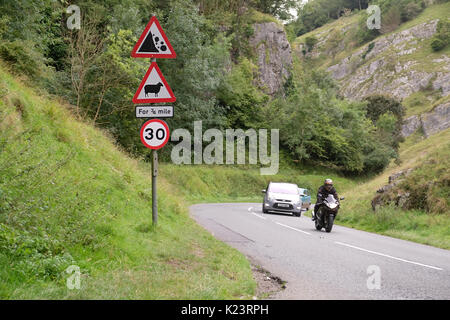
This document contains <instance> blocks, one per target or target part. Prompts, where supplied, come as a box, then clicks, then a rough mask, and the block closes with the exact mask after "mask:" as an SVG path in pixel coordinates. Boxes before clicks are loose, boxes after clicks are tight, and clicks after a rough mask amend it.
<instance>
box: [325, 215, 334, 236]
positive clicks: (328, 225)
mask: <svg viewBox="0 0 450 320" xmlns="http://www.w3.org/2000/svg"><path fill="white" fill-rule="evenodd" d="M333 223H334V215H332V214H330V216H329V217H328V223H327V226H326V228H325V231H326V232H331V229H333Z"/></svg>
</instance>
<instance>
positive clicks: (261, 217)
mask: <svg viewBox="0 0 450 320" xmlns="http://www.w3.org/2000/svg"><path fill="white" fill-rule="evenodd" d="M250 213H251V214H252V215H254V216H257V217H258V218H260V219H264V220H267V218H266V217H263V216H260V215H259V214H256V213H254V212H250Z"/></svg>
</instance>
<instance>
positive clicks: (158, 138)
mask: <svg viewBox="0 0 450 320" xmlns="http://www.w3.org/2000/svg"><path fill="white" fill-rule="evenodd" d="M169 135H170V132H169V127H168V126H167V123H165V122H164V121H162V120H159V119H152V120H149V121H147V122H146V123H144V125H143V126H142V128H141V141H142V143H143V144H144V146H146V147H147V148H149V149H153V150H158V149H161V148H162V147H164V146H165V145H166V143H167V142H168V141H169Z"/></svg>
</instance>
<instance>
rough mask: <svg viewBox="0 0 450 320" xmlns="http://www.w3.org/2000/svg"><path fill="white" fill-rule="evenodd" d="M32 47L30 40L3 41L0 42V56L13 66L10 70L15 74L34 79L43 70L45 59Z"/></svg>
mask: <svg viewBox="0 0 450 320" xmlns="http://www.w3.org/2000/svg"><path fill="white" fill-rule="evenodd" d="M33 47H34V43H33V42H31V41H23V40H22V41H21V40H15V41H5V42H3V43H1V44H0V58H1V59H3V60H4V61H6V62H7V63H9V64H10V65H12V66H14V68H12V70H13V72H14V73H15V74H17V75H22V74H24V75H26V76H29V77H30V78H32V79H35V80H36V79H37V78H39V77H40V76H41V75H42V73H43V72H44V69H45V60H44V57H43V56H42V55H40V54H38V53H37V52H35V51H34V50H33Z"/></svg>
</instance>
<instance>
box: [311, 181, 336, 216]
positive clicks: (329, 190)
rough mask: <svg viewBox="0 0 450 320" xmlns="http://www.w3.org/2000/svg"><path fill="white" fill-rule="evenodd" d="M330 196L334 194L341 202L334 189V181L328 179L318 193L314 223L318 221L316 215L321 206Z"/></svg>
mask: <svg viewBox="0 0 450 320" xmlns="http://www.w3.org/2000/svg"><path fill="white" fill-rule="evenodd" d="M330 194H332V195H333V196H334V198H335V199H336V200H338V201H339V197H338V194H337V192H336V189H335V188H334V187H333V180H331V179H326V180H325V182H324V185H323V186H321V187H320V188H319V190H318V191H317V201H316V205H315V206H314V211H313V214H312V220H313V221H314V220H316V214H317V212H318V211H319V208H320V206H321V205H322V204H323V200H325V199H326V198H327V197H328V196H329V195H330Z"/></svg>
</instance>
